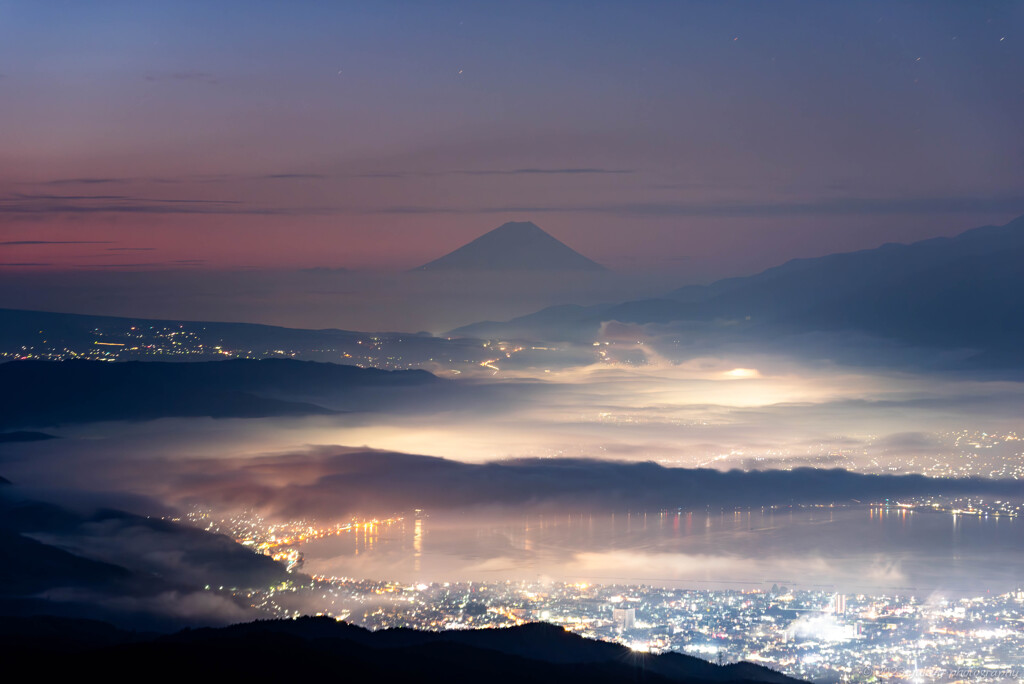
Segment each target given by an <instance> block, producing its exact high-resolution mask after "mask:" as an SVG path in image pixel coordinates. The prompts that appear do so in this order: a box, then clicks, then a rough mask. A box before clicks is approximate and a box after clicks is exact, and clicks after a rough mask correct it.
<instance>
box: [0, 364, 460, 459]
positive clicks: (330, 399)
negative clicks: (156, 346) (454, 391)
mask: <svg viewBox="0 0 1024 684" xmlns="http://www.w3.org/2000/svg"><path fill="white" fill-rule="evenodd" d="M442 383H443V381H442V380H439V379H438V378H437V377H436V376H434V375H432V374H430V373H428V372H427V371H423V370H407V371H386V370H380V369H377V368H358V367H356V366H343V365H340V364H333V363H316V362H313V361H296V360H294V359H262V360H255V359H232V360H228V361H197V362H194V363H161V362H150V361H128V362H126V363H104V362H102V361H85V360H77V359H76V360H70V361H37V360H29V361H10V362H7V363H3V364H0V385H3V386H4V387H17V388H19V391H18V392H8V393H5V394H2V395H0V428H2V429H8V428H21V427H42V426H49V425H60V424H64V423H88V422H94V421H106V420H133V421H138V420H155V419H157V418H168V417H179V418H181V417H197V416H198V417H210V418H266V417H272V416H309V415H328V414H332V413H336V412H337V407H343V408H344V407H351V408H361V409H363V410H365V409H366V408H368V407H370V406H375V405H380V404H381V402H384V403H387V402H388V401H389V400H388V398H387V397H388V396H390V394H393V392H389V390H396V389H397V390H399V391H400V390H403V389H408V388H413V387H428V386H437V385H440V384H442ZM324 401H326V402H327V403H328V404H329V405H330V406H331V408H329V407H325V406H323V405H321V402H324ZM7 434H11V433H7ZM15 434H17V433H15ZM8 439H10V438H8V437H5V438H4V441H6V440H8Z"/></svg>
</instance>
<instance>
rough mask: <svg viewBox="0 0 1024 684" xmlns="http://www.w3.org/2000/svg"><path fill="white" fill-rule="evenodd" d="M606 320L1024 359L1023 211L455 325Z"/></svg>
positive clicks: (474, 332)
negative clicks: (749, 270) (637, 294)
mask: <svg viewBox="0 0 1024 684" xmlns="http://www.w3.org/2000/svg"><path fill="white" fill-rule="evenodd" d="M606 321H619V322H623V323H636V324H648V323H671V322H678V321H689V322H698V323H702V324H711V323H714V322H716V321H717V322H724V323H728V324H729V325H730V331H729V334H730V335H732V336H733V337H734V338H739V337H741V336H743V335H750V334H753V335H775V334H779V333H802V332H815V331H829V332H841V331H858V332H863V333H866V334H868V335H872V336H877V337H880V338H886V339H892V340H894V341H898V342H901V343H905V344H912V345H924V346H937V347H962V348H971V349H974V350H976V351H977V353H978V355H979V359H981V360H983V361H984V362H986V363H988V362H992V363H1012V364H1017V363H1020V362H1024V356H1022V353H1021V352H1022V350H1024V217H1019V218H1017V219H1014V220H1013V221H1011V222H1009V223H1007V224H1006V225H1003V226H985V227H981V228H975V229H973V230H968V231H966V232H964V233H961V234H960V235H957V236H955V237H951V238H933V239H929V240H923V241H920V242H915V243H912V244H886V245H882V246H880V247H877V248H875V249H868V250H861V251H858V252H849V253H842V254H830V255H827V256H823V257H817V258H811V259H795V260H792V261H789V262H786V263H785V264H782V265H780V266H777V267H774V268H770V269H768V270H766V271H763V272H761V273H758V274H756V275H753V276H747V277H741V278H729V279H726V280H720V281H718V282H715V283H713V284H711V285H708V286H689V287H684V288H680V289H678V290H674V291H672V292H670V293H667V294H666V296H664V297H662V298H658V299H647V300H639V301H631V302H624V303H610V304H603V305H595V306H589V307H583V306H559V307H549V308H547V309H544V310H541V311H538V312H536V313H533V314H530V315H527V316H523V317H520V318H517V319H513V320H512V321H508V322H507V323H494V322H483V323H478V324H474V325H470V326H463V327H461V328H458V329H456V330H455V331H453V334H457V335H465V336H475V337H484V338H488V337H489V338H494V337H518V338H527V339H542V340H545V341H588V340H591V339H593V338H594V336H595V335H597V334H598V331H599V329H600V327H601V325H602V323H603V322H606Z"/></svg>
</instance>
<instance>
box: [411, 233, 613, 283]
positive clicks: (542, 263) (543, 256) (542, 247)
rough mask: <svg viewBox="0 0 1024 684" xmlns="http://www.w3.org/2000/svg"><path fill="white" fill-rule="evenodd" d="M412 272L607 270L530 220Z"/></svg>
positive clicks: (486, 236)
mask: <svg viewBox="0 0 1024 684" xmlns="http://www.w3.org/2000/svg"><path fill="white" fill-rule="evenodd" d="M413 270H414V271H606V270H607V269H606V268H605V267H604V266H602V265H601V264H599V263H597V262H595V261H592V260H591V259H588V258H587V257H585V256H583V255H582V254H580V253H579V252H577V251H575V250H574V249H572V248H571V247H569V246H568V245H566V244H565V243H564V242H562V241H560V240H558V239H557V238H554V237H552V236H551V235H549V234H548V233H546V232H544V231H543V230H542V229H541V228H540V227H538V226H537V225H536V224H534V223H531V222H529V221H523V222H509V223H505V224H503V225H501V226H499V227H497V228H495V229H494V230H492V231H490V232H489V233H485V234H484V235H481V236H480V237H478V238H477V239H475V240H473V241H472V242H469V243H467V244H465V245H463V246H462V247H459V248H458V249H456V250H455V251H453V252H449V253H448V254H446V255H444V256H443V257H440V258H439V259H435V260H433V261H431V262H429V263H427V264H424V265H423V266H420V267H419V268H416V269H413Z"/></svg>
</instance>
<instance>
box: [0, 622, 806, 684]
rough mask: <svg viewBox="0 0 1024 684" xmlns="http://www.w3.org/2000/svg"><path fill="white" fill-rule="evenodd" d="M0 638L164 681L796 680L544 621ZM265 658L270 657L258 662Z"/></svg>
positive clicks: (36, 633) (39, 633) (62, 628)
mask: <svg viewBox="0 0 1024 684" xmlns="http://www.w3.org/2000/svg"><path fill="white" fill-rule="evenodd" d="M0 637H2V644H0V653H4V654H5V655H7V657H8V662H19V661H21V662H39V660H40V659H43V658H45V659H48V662H51V663H53V664H54V666H55V667H57V669H58V670H62V673H63V671H67V672H69V673H71V672H73V673H81V672H89V671H93V670H94V669H99V668H102V670H103V672H104V673H105V674H108V675H110V674H126V673H137V672H140V671H144V670H145V669H146V668H151V667H152V664H153V663H159V664H160V668H161V674H162V675H164V676H168V677H174V678H178V677H182V678H187V677H190V676H194V674H195V672H197V671H198V672H202V673H203V675H204V677H206V678H213V676H217V677H218V678H219V677H221V676H227V677H230V678H231V679H238V680H245V679H254V680H256V681H270V680H277V679H286V678H288V677H291V676H294V674H295V672H296V668H297V667H298V668H300V669H301V672H302V675H303V677H304V678H306V679H309V678H314V677H321V676H329V677H337V674H338V672H344V673H345V677H346V679H349V680H353V681H378V682H381V681H388V682H399V681H402V682H406V681H408V682H424V683H426V682H453V681H456V682H457V681H463V682H469V681H486V682H509V683H513V682H515V683H518V682H524V681H529V682H533V683H535V684H541V683H544V682H565V681H587V682H599V683H600V682H608V683H609V684H610V683H611V682H647V683H649V684H662V683H664V684H668V683H669V682H676V683H677V684H683V683H686V684H697V683H698V682H706V683H709V684H710V683H711V682H719V683H723V682H752V683H753V682H762V683H764V684H798V683H799V682H800V680H797V679H794V678H792V677H787V676H786V675H783V674H781V673H779V672H776V671H775V670H771V669H769V668H767V667H763V666H761V665H754V664H752V663H747V662H741V663H735V664H731V665H724V666H719V665H715V664H712V663H709V662H707V661H704V660H700V659H699V658H695V657H693V656H688V655H683V654H681V653H665V654H662V655H651V654H646V653H634V652H632V651H630V650H629V649H627V648H626V647H625V646H621V645H619V644H612V643H607V642H601V641H593V640H590V639H584V638H583V637H580V636H577V635H575V634H571V633H569V632H566V631H564V630H563V629H562V628H560V627H556V626H554V625H547V624H542V623H532V624H526V625H522V626H520V627H510V628H504V629H481V630H463V631H447V632H420V631H414V630H411V629H389V630H383V631H379V632H370V631H368V630H365V629H363V628H361V627H356V626H355V625H350V624H346V623H343V622H335V621H334V620H333V619H332V618H327V617H306V618H299V619H297V620H265V621H258V622H250V623H245V624H239V625H234V626H231V627H224V628H206V629H193V630H185V631H182V632H178V633H176V634H170V635H165V636H164V635H156V634H146V633H139V632H129V631H125V630H119V629H117V628H115V627H113V626H111V625H109V624H106V623H103V622H99V621H94V620H82V619H78V620H69V619H60V618H53V617H42V616H40V617H31V618H6V619H5V620H4V623H3V625H2V626H0ZM261 654H262V655H263V656H265V657H257V656H260V655H261ZM69 655H70V656H72V657H70V658H69V657H67V656H69ZM55 656H56V658H55ZM61 656H64V657H61ZM62 663H66V666H64V665H62Z"/></svg>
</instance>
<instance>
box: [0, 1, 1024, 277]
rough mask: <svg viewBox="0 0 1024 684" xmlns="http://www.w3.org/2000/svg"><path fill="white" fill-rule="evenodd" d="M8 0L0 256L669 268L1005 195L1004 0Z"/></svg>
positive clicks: (1020, 159) (139, 265)
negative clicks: (494, 236)
mask: <svg viewBox="0 0 1024 684" xmlns="http://www.w3.org/2000/svg"><path fill="white" fill-rule="evenodd" d="M552 4H553V3H531V2H516V3H501V4H498V3H468V2H467V3H456V2H445V3H441V2H438V3H413V2H380V3H365V4H357V3H312V2H297V3H270V2H255V1H253V0H247V1H245V2H219V3H207V2H182V1H177V2H173V3H172V2H161V3H156V2H149V3H140V2H102V3H78V2H8V1H4V0H0V120H2V125H0V269H2V270H3V271H7V272H8V273H10V272H12V271H15V272H23V271H31V270H36V269H65V270H74V269H83V268H85V269H114V270H161V269H168V268H170V269H178V268H206V269H234V268H304V267H347V268H355V269H398V268H401V269H404V268H409V267H413V266H416V265H418V264H419V263H422V262H425V261H429V260H431V259H433V258H435V257H437V256H439V255H441V254H443V253H445V252H447V251H450V250H451V249H453V248H455V247H457V246H458V245H460V244H462V243H464V242H466V241H468V240H470V239H472V238H474V237H476V236H477V235H479V234H481V233H483V232H485V231H486V230H489V229H491V228H493V227H495V226H497V225H499V224H501V223H503V222H505V221H508V220H533V221H535V222H536V223H538V224H539V225H541V227H543V228H545V229H546V230H548V231H549V232H551V233H552V234H554V235H555V236H556V237H558V238H560V239H562V240H564V241H566V242H568V243H569V244H570V245H572V246H573V247H575V248H577V249H578V250H579V251H581V252H583V253H585V254H586V255H587V256H590V257H591V258H593V259H595V260H597V261H600V262H602V263H605V264H607V265H608V266H610V267H611V268H613V269H617V270H621V271H638V270H657V271H668V270H672V271H675V272H678V273H679V281H680V284H682V283H683V282H686V281H688V280H693V279H698V280H701V279H705V280H706V279H711V278H714V277H718V276H723V275H732V274H737V273H749V272H753V271H755V270H759V269H761V268H765V267H768V266H771V265H774V264H777V263H779V262H781V261H784V260H786V259H788V258H792V257H796V256H815V255H820V254H824V253H829V252H835V251H842V250H849V249H857V248H864V247H872V246H876V245H878V244H881V243H883V242H887V241H910V240H914V239H920V238H925V237H930V236H934V235H950V234H955V233H958V232H961V231H962V230H964V229H967V228H970V227H973V226H976V225H982V224H985V223H1003V222H1005V221H1006V220H1008V219H1010V218H1012V217H1014V216H1016V215H1019V214H1022V213H1024V126H1022V125H1021V122H1022V121H1024V4H1022V3H1019V2H970V3H954V2H918V3H915V2H901V3H891V2H879V3H871V2H855V3H833V2H799V3H797V2H773V3H760V4H754V3H742V4H741V3H732V2H720V3H684V2H679V3H643V2H629V3H626V2H619V3H603V2H586V3H582V2H581V3H570V2H565V3H558V6H557V7H552V6H551V5H552Z"/></svg>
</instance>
